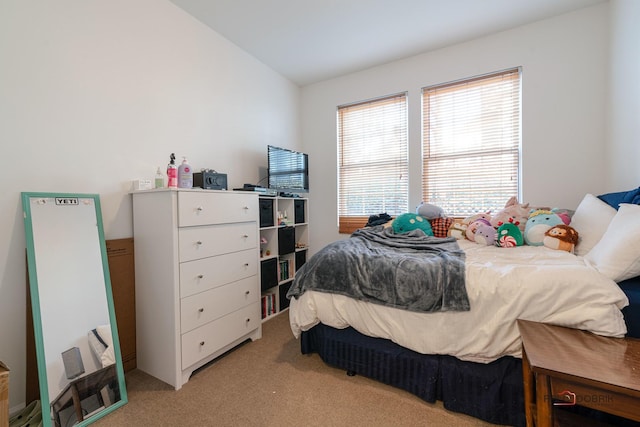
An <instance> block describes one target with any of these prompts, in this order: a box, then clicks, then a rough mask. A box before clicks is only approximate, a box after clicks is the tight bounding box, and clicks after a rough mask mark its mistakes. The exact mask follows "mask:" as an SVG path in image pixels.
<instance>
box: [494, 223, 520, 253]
mask: <svg viewBox="0 0 640 427" xmlns="http://www.w3.org/2000/svg"><path fill="white" fill-rule="evenodd" d="M518 225H519V224H518V223H517V221H510V222H507V223H505V224H502V225H501V226H500V227H498V240H497V241H496V246H500V247H501V248H513V247H515V246H522V244H523V242H524V239H523V238H522V231H520V228H519V227H518Z"/></svg>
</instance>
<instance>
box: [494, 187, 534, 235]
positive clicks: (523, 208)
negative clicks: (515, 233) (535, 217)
mask: <svg viewBox="0 0 640 427" xmlns="http://www.w3.org/2000/svg"><path fill="white" fill-rule="evenodd" d="M528 218H529V203H518V199H517V198H516V197H515V196H514V197H511V198H510V199H509V200H508V201H507V203H506V204H505V205H504V209H502V210H500V211H498V212H496V214H495V215H493V216H492V217H491V225H492V226H493V228H496V229H497V228H499V227H500V226H501V225H503V224H506V223H512V224H517V225H518V228H519V229H520V231H521V232H522V233H524V227H525V225H526V224H527V219H528Z"/></svg>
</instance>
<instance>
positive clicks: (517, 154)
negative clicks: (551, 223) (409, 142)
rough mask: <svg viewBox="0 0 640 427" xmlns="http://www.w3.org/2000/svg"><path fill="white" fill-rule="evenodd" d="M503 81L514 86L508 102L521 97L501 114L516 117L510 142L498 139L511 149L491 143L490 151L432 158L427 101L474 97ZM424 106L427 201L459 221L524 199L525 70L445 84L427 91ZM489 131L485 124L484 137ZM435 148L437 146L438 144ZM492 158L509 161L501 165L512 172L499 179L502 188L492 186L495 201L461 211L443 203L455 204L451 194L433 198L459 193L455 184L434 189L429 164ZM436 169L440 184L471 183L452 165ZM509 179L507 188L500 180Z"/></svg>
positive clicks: (483, 111) (423, 182) (424, 192)
mask: <svg viewBox="0 0 640 427" xmlns="http://www.w3.org/2000/svg"><path fill="white" fill-rule="evenodd" d="M500 80H503V81H505V82H508V83H506V84H505V86H509V85H511V87H509V88H508V89H509V91H508V94H509V95H503V97H504V99H507V98H508V97H509V96H513V95H514V94H515V95H517V98H516V100H517V102H514V103H513V104H512V105H511V107H510V108H511V109H510V110H507V109H506V108H505V109H501V110H500V114H504V112H505V111H508V112H509V113H511V117H512V118H514V117H515V119H513V120H512V123H511V126H512V127H511V128H508V129H509V131H508V132H506V133H508V134H509V135H510V136H509V137H508V138H502V139H499V138H496V139H495V141H502V140H505V141H509V144H510V145H509V146H508V147H507V148H505V146H503V145H504V143H503V142H490V143H488V144H487V147H489V148H481V149H467V150H466V151H465V150H459V149H457V148H453V149H450V150H451V151H450V152H449V153H447V154H439V155H431V152H430V149H431V144H432V142H433V141H432V140H430V139H429V137H430V134H429V132H431V131H432V127H433V125H432V120H433V118H432V117H429V116H428V115H429V114H430V113H431V112H430V111H426V110H428V109H429V105H430V104H429V103H428V101H429V100H428V99H427V98H428V97H429V96H444V95H449V96H453V95H454V94H458V95H459V94H460V93H463V92H464V91H468V92H467V94H469V93H473V90H474V89H478V88H481V87H483V85H484V86H489V85H490V84H492V82H499V81H500ZM438 91H439V93H438V94H437V95H430V93H431V92H438ZM456 91H457V92H456ZM476 96H477V97H479V98H480V99H482V101H484V98H483V97H482V95H477V94H476ZM455 102H458V101H455ZM451 104H453V105H458V104H455V103H454V102H451ZM421 105H422V113H421V116H422V137H421V148H422V157H421V160H422V163H421V166H422V172H421V196H422V200H423V201H425V202H429V203H434V204H437V205H442V207H443V208H444V209H445V211H446V212H447V213H448V214H449V215H451V216H454V217H458V218H463V217H466V216H468V215H469V214H472V213H477V212H484V211H487V210H491V211H494V210H497V209H500V208H502V207H503V205H501V204H500V203H504V201H506V200H508V199H509V198H510V197H511V196H516V197H517V198H518V199H520V196H521V192H522V67H513V68H509V69H505V70H501V71H496V72H491V73H487V74H483V75H479V76H474V77H470V78H465V79H460V80H456V81H452V82H447V83H443V84H437V85H431V86H427V87H423V88H422V103H421ZM470 109H471V108H470ZM476 110H478V111H480V113H479V114H481V115H484V114H486V107H485V106H484V105H482V107H481V108H480V109H476ZM452 113H455V107H453V109H452ZM476 114H478V113H477V111H476ZM471 115H472V114H471V113H469V114H468V115H467V117H465V119H466V120H467V121H469V122H470V121H471V120H469V117H471ZM456 119H459V117H458V116H455V115H454V116H452V117H447V120H449V121H451V122H455V121H456ZM493 120H494V119H492V121H493ZM484 122H485V120H484V119H481V121H480V123H484ZM496 122H499V121H498V120H496ZM466 123H467V122H465V124H466ZM514 123H515V125H514ZM491 124H492V123H489V125H491ZM440 127H441V129H449V128H447V127H446V126H445V125H442V126H440ZM450 128H454V127H453V126H450ZM488 128H489V126H484V125H482V124H481V125H479V126H478V128H477V129H478V130H479V131H480V132H481V133H483V132H487V129H488ZM502 128H503V130H504V125H502ZM456 130H457V129H456ZM482 138H484V134H483V136H482V137H481V139H482ZM434 139H435V138H434ZM441 140H444V137H441ZM483 142H484V140H483ZM483 142H481V143H480V144H479V145H480V146H483V145H484V144H483ZM440 144H441V145H440V148H442V147H444V146H445V145H446V144H442V143H440ZM476 144H477V142H476ZM434 145H437V143H436V144H434ZM459 146H460V145H458V147H459ZM491 154H493V155H494V157H496V158H502V159H509V160H506V161H504V162H503V163H500V164H505V165H507V166H505V169H504V170H505V171H508V172H510V174H507V173H505V174H503V175H499V176H498V177H497V181H498V184H491V185H490V188H491V190H490V191H497V193H496V194H497V195H496V196H495V197H493V198H491V197H485V198H484V201H483V203H478V204H477V206H476V204H475V203H474V204H473V207H471V206H460V205H457V206H458V207H460V210H458V211H456V210H453V209H452V206H454V207H455V206H456V204H455V203H453V204H449V205H447V203H444V202H442V200H447V201H449V200H452V197H451V195H450V193H449V194H447V196H446V197H443V196H441V197H440V198H436V199H433V198H432V197H431V196H432V195H433V193H434V192H436V191H438V190H440V191H441V194H444V191H442V188H443V187H444V188H445V190H449V191H450V192H455V190H454V189H452V187H453V185H454V184H451V186H450V187H449V188H447V187H446V184H445V185H444V186H441V187H439V188H438V189H437V190H433V189H430V186H431V185H433V182H432V183H430V182H429V176H428V175H429V172H428V170H429V164H432V165H433V164H436V162H438V161H439V162H442V163H444V162H446V161H449V162H451V164H452V165H453V164H455V162H459V161H461V160H464V161H466V162H467V163H472V162H473V161H474V160H478V159H481V160H484V159H485V158H487V157H489V156H490V155H491ZM434 168H436V169H434V170H436V172H435V174H436V176H435V177H434V178H435V179H436V180H437V179H438V178H440V179H441V180H444V179H445V177H446V178H449V177H451V180H452V181H453V180H455V179H456V178H457V179H458V180H459V181H457V182H463V181H466V182H468V180H469V178H468V174H465V173H459V174H456V171H457V170H459V168H456V167H455V166H451V165H450V166H447V167H440V168H439V169H438V167H437V166H434ZM466 170H468V169H466ZM477 170H480V169H479V168H478V169H477ZM448 171H449V174H448V175H447V172H448ZM479 175H480V176H482V173H480V174H479ZM490 175H492V174H491V173H487V174H485V176H487V177H488V176H490ZM514 175H515V177H514ZM507 176H509V177H510V180H508V181H510V182H509V183H508V184H507V185H505V184H504V182H506V181H507V180H506V179H502V180H501V179H500V177H502V178H505V177H507ZM471 181H472V182H473V179H471ZM489 181H492V180H489ZM514 181H515V182H514ZM483 191H485V194H487V193H489V191H488V190H487V189H486V188H485V190H483ZM503 193H504V194H503ZM514 193H515V194H514ZM471 199H472V198H471ZM499 199H500V200H502V199H504V201H498V200H499ZM489 200H491V203H488V201H489Z"/></svg>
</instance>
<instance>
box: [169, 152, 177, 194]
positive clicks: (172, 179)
mask: <svg viewBox="0 0 640 427" xmlns="http://www.w3.org/2000/svg"><path fill="white" fill-rule="evenodd" d="M167 178H168V182H167V187H169V188H178V167H177V166H176V155H175V154H174V153H171V157H170V161H169V164H168V165H167Z"/></svg>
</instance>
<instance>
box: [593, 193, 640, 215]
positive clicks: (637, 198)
mask: <svg viewBox="0 0 640 427" xmlns="http://www.w3.org/2000/svg"><path fill="white" fill-rule="evenodd" d="M598 199H600V200H602V201H603V202H605V203H606V204H608V205H609V206H611V207H612V208H615V209H616V210H617V209H618V207H619V205H620V203H630V204H633V205H640V187H638V188H636V189H635V190H629V191H621V192H619V193H607V194H601V195H600V196H598Z"/></svg>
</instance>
